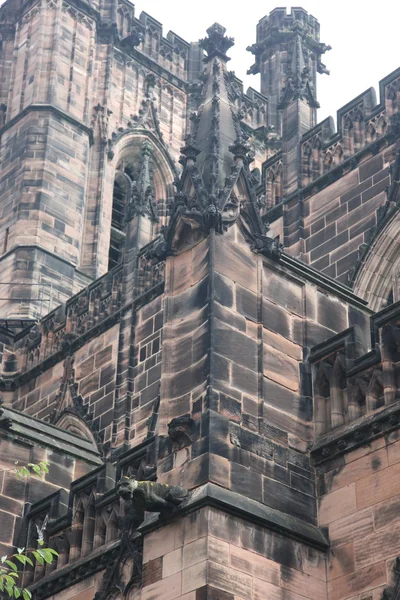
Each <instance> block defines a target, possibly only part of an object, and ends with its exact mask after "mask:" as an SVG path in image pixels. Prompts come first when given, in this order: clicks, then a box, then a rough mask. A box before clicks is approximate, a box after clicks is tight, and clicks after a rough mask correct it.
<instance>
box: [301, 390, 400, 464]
mask: <svg viewBox="0 0 400 600" xmlns="http://www.w3.org/2000/svg"><path fill="white" fill-rule="evenodd" d="M399 423H400V400H397V401H396V402H395V403H394V404H392V405H391V406H387V407H385V408H383V409H382V410H381V411H380V412H378V413H375V414H373V415H370V416H368V417H362V419H359V420H358V421H354V422H352V423H351V424H349V425H346V426H344V427H340V428H338V429H334V430H333V431H331V432H329V433H328V434H326V435H324V436H322V437H321V438H320V439H319V440H318V441H317V442H316V443H315V444H314V446H313V447H312V449H311V461H312V464H313V465H315V466H317V465H320V464H322V463H323V462H326V461H327V460H332V459H334V458H336V457H337V456H340V455H342V454H346V453H347V452H350V451H352V450H355V449H356V448H358V447H359V446H365V445H366V444H370V443H371V442H372V441H373V440H374V439H376V438H378V437H382V436H384V435H388V434H389V433H390V432H392V431H394V430H396V429H398V428H399Z"/></svg>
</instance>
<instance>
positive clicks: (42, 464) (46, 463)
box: [39, 460, 50, 473]
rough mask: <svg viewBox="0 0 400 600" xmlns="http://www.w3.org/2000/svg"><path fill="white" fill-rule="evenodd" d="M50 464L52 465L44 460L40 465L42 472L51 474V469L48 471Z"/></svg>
mask: <svg viewBox="0 0 400 600" xmlns="http://www.w3.org/2000/svg"><path fill="white" fill-rule="evenodd" d="M49 464H50V463H49V462H48V461H47V460H43V461H42V462H40V463H39V467H40V468H41V470H42V471H43V472H44V473H48V472H49V469H48V467H49Z"/></svg>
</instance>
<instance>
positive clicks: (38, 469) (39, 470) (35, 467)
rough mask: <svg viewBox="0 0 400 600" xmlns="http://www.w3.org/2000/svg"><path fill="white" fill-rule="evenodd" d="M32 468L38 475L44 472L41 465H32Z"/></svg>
mask: <svg viewBox="0 0 400 600" xmlns="http://www.w3.org/2000/svg"><path fill="white" fill-rule="evenodd" d="M32 469H33V471H34V472H35V473H36V475H41V474H42V470H41V468H40V467H39V465H32Z"/></svg>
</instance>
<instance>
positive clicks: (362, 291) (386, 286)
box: [353, 210, 400, 311]
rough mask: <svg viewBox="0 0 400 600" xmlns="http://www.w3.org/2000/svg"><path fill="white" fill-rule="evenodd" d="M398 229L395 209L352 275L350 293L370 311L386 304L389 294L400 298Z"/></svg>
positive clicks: (399, 224)
mask: <svg viewBox="0 0 400 600" xmlns="http://www.w3.org/2000/svg"><path fill="white" fill-rule="evenodd" d="M399 228H400V212H399V211H398V210H397V211H396V212H395V213H394V215H393V216H392V217H391V218H390V220H389V221H388V223H387V224H386V225H385V226H384V227H383V228H382V229H381V230H380V231H379V232H378V234H377V235H376V236H375V238H374V239H373V241H372V242H371V244H370V246H369V248H368V250H367V253H366V255H365V256H364V257H363V260H362V263H360V265H359V267H358V271H357V274H356V276H355V280H354V284H353V289H354V292H355V293H356V294H357V295H358V296H361V298H363V299H364V300H366V301H367V302H368V305H369V308H371V309H372V310H374V311H378V310H381V309H382V308H384V307H385V306H386V305H387V303H388V299H389V298H390V295H391V293H393V299H394V301H395V302H396V301H397V300H400V240H399V238H398V231H399ZM382 256H384V257H385V260H382Z"/></svg>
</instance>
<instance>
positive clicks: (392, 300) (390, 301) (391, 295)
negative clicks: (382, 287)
mask: <svg viewBox="0 0 400 600" xmlns="http://www.w3.org/2000/svg"><path fill="white" fill-rule="evenodd" d="M393 302H394V299H393V288H392V289H391V290H390V292H389V296H388V297H387V300H386V305H387V306H389V305H390V304H393Z"/></svg>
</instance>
